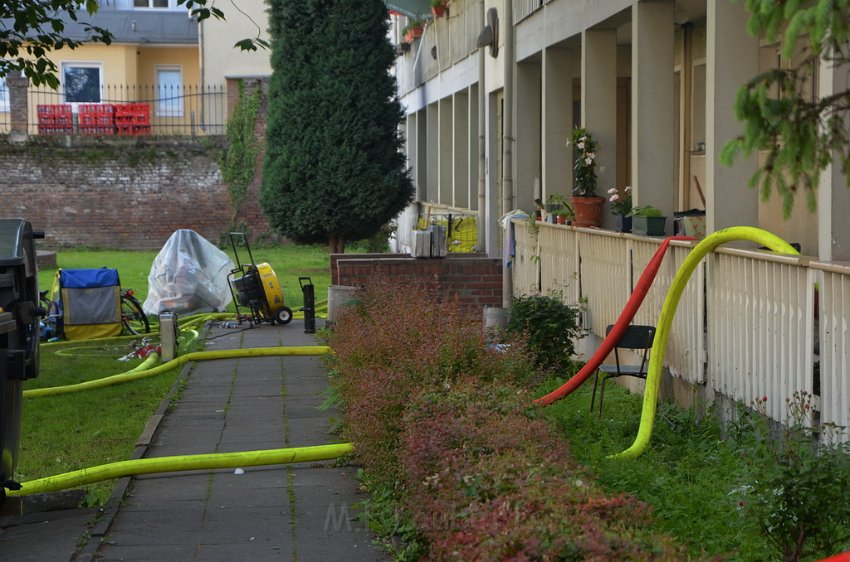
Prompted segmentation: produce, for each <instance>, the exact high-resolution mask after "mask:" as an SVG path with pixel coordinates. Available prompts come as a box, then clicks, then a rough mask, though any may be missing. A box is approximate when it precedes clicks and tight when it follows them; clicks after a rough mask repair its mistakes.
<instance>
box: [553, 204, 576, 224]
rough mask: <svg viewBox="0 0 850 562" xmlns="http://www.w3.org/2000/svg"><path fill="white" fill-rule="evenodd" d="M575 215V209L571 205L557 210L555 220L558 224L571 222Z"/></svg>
mask: <svg viewBox="0 0 850 562" xmlns="http://www.w3.org/2000/svg"><path fill="white" fill-rule="evenodd" d="M574 217H575V215H574V214H573V210H572V209H570V208H569V207H567V208H566V209H559V210H557V211H555V222H556V223H557V224H570V223H571V222H572V220H573V218H574Z"/></svg>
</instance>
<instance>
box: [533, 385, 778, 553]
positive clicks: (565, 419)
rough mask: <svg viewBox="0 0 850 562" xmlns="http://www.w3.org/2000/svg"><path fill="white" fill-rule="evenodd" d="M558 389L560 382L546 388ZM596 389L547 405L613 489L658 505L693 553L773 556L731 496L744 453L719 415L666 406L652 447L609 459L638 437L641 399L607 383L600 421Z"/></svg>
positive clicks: (668, 527) (669, 529)
mask: <svg viewBox="0 0 850 562" xmlns="http://www.w3.org/2000/svg"><path fill="white" fill-rule="evenodd" d="M554 388H555V386H554V382H553V383H552V384H550V385H548V386H547V388H546V390H551V389H554ZM592 390H593V386H592V385H591V384H590V383H589V382H588V383H587V384H585V385H583V386H582V387H581V388H579V390H578V391H576V392H575V393H573V394H572V395H570V396H568V397H567V398H565V399H563V400H561V401H559V402H557V403H555V404H553V405H552V406H549V407H547V408H546V414H547V416H548V417H549V418H550V419H551V420H553V421H554V422H555V423H556V424H557V426H558V427H559V428H561V429H562V430H563V434H564V436H565V437H566V438H567V439H568V440H569V441H570V444H571V449H572V451H573V454H574V455H575V456H576V458H577V459H578V460H579V461H581V462H582V463H583V464H586V465H588V466H589V467H591V468H592V471H593V474H594V476H595V478H596V479H597V480H598V482H599V483H600V484H601V485H602V486H603V487H604V488H605V489H606V490H608V491H612V492H628V493H633V494H635V495H636V496H637V497H638V498H640V499H641V500H643V501H645V502H647V503H649V504H651V505H652V506H653V507H654V510H655V513H656V520H657V521H658V530H660V531H663V532H665V533H669V534H671V535H673V536H675V537H676V538H677V539H678V540H679V541H681V542H682V543H683V544H685V545H687V546H688V547H689V549H690V552H691V555H692V556H694V557H698V558H702V557H713V556H721V557H722V558H723V559H725V560H753V561H755V560H765V559H767V558H769V557H770V555H771V550H770V547H769V546H768V545H767V543H766V542H765V541H764V539H763V538H762V537H761V535H760V534H759V531H758V529H757V528H756V526H755V525H754V524H753V523H751V522H746V521H744V520H743V518H742V517H740V514H739V512H738V510H737V506H736V503H735V500H733V498H732V496H730V495H729V492H731V491H732V490H733V489H734V488H735V487H736V482H735V479H734V474H735V473H736V472H737V470H738V469H739V468H740V456H739V453H738V452H737V451H736V450H735V449H734V448H733V447H732V445H730V444H729V443H728V442H726V441H724V440H723V439H722V436H721V432H720V426H719V424H718V423H717V422H716V420H715V419H714V418H707V419H706V420H704V421H702V422H698V421H697V420H695V419H694V416H693V414H691V413H690V412H688V411H685V410H682V409H680V408H677V407H675V406H672V405H669V404H661V405H659V408H658V414H657V418H656V421H655V430H654V433H653V436H652V441H651V443H650V447H649V449H648V450H647V451H646V452H645V453H644V454H643V455H642V456H640V457H639V458H638V459H636V460H613V459H608V458H606V457H607V456H608V455H612V454H616V453H619V452H620V451H622V450H624V449H626V448H627V447H628V446H629V445H631V444H632V441H633V440H634V437H635V436H636V435H637V429H638V424H639V422H640V412H641V402H642V397H641V396H637V395H633V394H629V393H628V392H627V391H626V390H624V389H623V388H621V387H619V386H617V385H615V384H608V385H606V389H605V390H606V392H605V409H604V413H603V416H602V419H599V417H598V414H597V411H596V410H594V413H593V414H591V413H590V412H589V407H590V395H591V392H592ZM541 395H542V390H541ZM597 399H598V397H597Z"/></svg>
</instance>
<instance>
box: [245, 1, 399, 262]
mask: <svg viewBox="0 0 850 562" xmlns="http://www.w3.org/2000/svg"><path fill="white" fill-rule="evenodd" d="M269 15H270V22H271V25H270V30H271V35H272V69H273V73H272V78H271V82H270V84H269V104H268V108H269V109H268V115H267V117H266V119H267V123H266V156H265V163H264V169H263V181H262V188H261V192H260V204H261V206H262V208H263V210H264V212H265V213H266V215H267V216H268V218H269V221H270V223H271V224H272V225H273V226H274V227H275V228H276V229H277V230H278V231H279V232H280V233H281V234H282V235H284V236H285V237H287V238H289V239H291V240H293V241H296V242H301V243H318V242H329V243H330V245H331V250H332V251H342V244H343V243H344V241H346V240H360V239H364V238H368V237H370V236H371V235H373V234H374V233H376V232H377V231H378V230H379V229H380V228H381V227H382V226H383V225H384V224H385V223H386V222H387V221H389V220H390V219H391V218H393V217H394V216H396V215H397V214H398V213H399V212H400V211H401V210H402V209H403V208H404V207H405V206H406V205H407V204H408V203H409V202H410V201H411V199H412V196H413V187H412V184H411V182H410V178H409V176H408V173H407V170H406V168H405V158H404V155H403V154H402V152H401V146H402V139H401V136H400V134H399V129H398V127H399V123H400V121H401V118H402V115H403V114H402V111H401V105H400V104H399V101H398V96H397V93H396V82H395V78H394V77H393V76H392V75H391V74H390V72H389V71H390V68H391V67H392V65H393V62H394V57H395V54H394V51H393V48H392V46H391V45H390V43H389V41H388V39H387V30H388V25H389V22H388V17H387V10H386V6H385V5H384V3H383V2H382V1H381V0H302V1H299V2H290V1H287V0H271V1H270V11H269Z"/></svg>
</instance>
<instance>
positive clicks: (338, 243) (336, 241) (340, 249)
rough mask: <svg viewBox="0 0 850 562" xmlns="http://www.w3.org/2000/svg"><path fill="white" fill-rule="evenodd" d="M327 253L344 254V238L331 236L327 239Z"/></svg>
mask: <svg viewBox="0 0 850 562" xmlns="http://www.w3.org/2000/svg"><path fill="white" fill-rule="evenodd" d="M328 252H330V253H331V254H344V253H345V237H343V236H335V235H331V236H329V237H328Z"/></svg>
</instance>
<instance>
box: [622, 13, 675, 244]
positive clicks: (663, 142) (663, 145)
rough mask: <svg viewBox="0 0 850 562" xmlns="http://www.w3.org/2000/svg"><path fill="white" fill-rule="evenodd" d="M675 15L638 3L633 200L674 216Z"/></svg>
mask: <svg viewBox="0 0 850 562" xmlns="http://www.w3.org/2000/svg"><path fill="white" fill-rule="evenodd" d="M673 12H674V5H673V2H658V3H648V2H637V3H635V4H633V5H632V142H631V144H632V146H631V153H632V158H631V167H632V174H631V177H632V180H631V181H632V189H633V197H634V199H635V204H640V205H653V206H655V207H658V208H659V209H661V210H662V211H664V214H665V215H667V216H668V217H672V216H673V211H675V210H676V207H677V202H676V196H677V190H676V152H677V149H678V132H677V131H676V116H675V113H674V112H675V107H676V99H675V95H674V94H675V92H674V80H673V78H674V76H673V64H674V61H673V54H674V47H675V46H674V22H673ZM668 230H669V231H672V227H671V226H670V225H669V224H668Z"/></svg>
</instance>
